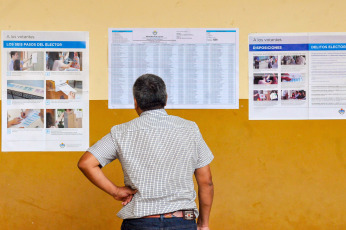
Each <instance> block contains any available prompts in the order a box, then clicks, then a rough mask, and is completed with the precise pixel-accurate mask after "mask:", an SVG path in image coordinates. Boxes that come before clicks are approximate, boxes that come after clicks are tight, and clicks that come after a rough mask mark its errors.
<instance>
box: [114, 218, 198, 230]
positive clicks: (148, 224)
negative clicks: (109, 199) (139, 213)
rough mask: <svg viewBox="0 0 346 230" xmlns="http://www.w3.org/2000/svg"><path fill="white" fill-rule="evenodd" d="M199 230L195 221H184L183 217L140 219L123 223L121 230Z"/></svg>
mask: <svg viewBox="0 0 346 230" xmlns="http://www.w3.org/2000/svg"><path fill="white" fill-rule="evenodd" d="M179 229H184V230H197V224H196V221H195V220H184V219H183V218H182V217H172V218H163V215H161V217H160V218H140V219H127V220H124V221H123V224H122V225H121V230H179Z"/></svg>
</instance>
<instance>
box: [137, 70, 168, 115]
mask: <svg viewBox="0 0 346 230" xmlns="http://www.w3.org/2000/svg"><path fill="white" fill-rule="evenodd" d="M133 96H134V98H135V99H136V101H137V105H138V106H139V108H140V109H141V110H142V111H147V110H153V109H162V108H164V107H165V105H166V101H167V93H166V85H165V82H164V81H163V80H162V79H161V78H160V77H159V76H156V75H154V74H144V75H142V76H140V77H139V78H137V80H136V82H135V84H134V85H133Z"/></svg>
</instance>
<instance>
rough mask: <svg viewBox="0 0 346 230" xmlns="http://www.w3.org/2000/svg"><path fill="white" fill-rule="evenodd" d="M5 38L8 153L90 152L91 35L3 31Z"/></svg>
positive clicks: (4, 144)
mask: <svg viewBox="0 0 346 230" xmlns="http://www.w3.org/2000/svg"><path fill="white" fill-rule="evenodd" d="M1 37H2V47H1V51H2V63H1V67H2V72H1V74H2V145H1V148H2V151H4V152H13V151H15V152H22V151H25V152H26V151H85V150H86V149H87V148H88V147H89V33H88V32H39V31H2V36H1ZM6 122H7V124H5V123H6Z"/></svg>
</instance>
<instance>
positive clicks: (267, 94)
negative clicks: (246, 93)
mask: <svg viewBox="0 0 346 230" xmlns="http://www.w3.org/2000/svg"><path fill="white" fill-rule="evenodd" d="M253 100H254V101H277V100H278V91H277V90H254V91H253Z"/></svg>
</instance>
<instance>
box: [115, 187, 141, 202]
mask: <svg viewBox="0 0 346 230" xmlns="http://www.w3.org/2000/svg"><path fill="white" fill-rule="evenodd" d="M136 193H137V190H134V189H132V188H130V187H128V186H124V187H117V190H116V191H115V193H114V195H113V197H114V199H116V200H118V201H122V203H121V204H122V205H124V206H125V205H127V204H128V203H130V201H131V200H132V198H133V195H134V194H136Z"/></svg>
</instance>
